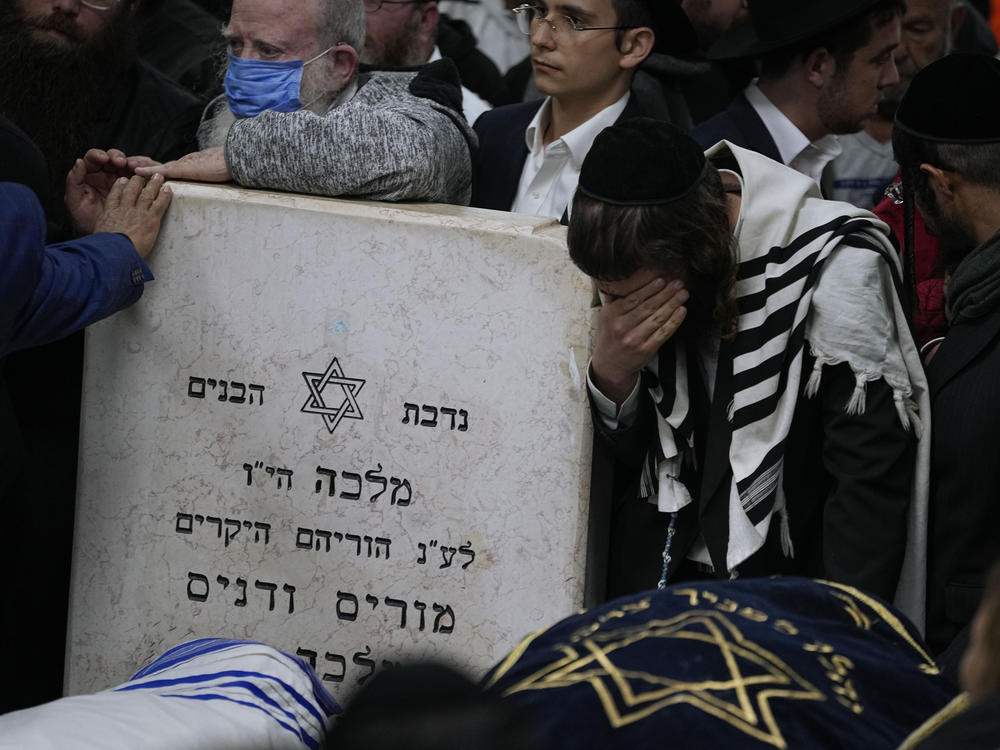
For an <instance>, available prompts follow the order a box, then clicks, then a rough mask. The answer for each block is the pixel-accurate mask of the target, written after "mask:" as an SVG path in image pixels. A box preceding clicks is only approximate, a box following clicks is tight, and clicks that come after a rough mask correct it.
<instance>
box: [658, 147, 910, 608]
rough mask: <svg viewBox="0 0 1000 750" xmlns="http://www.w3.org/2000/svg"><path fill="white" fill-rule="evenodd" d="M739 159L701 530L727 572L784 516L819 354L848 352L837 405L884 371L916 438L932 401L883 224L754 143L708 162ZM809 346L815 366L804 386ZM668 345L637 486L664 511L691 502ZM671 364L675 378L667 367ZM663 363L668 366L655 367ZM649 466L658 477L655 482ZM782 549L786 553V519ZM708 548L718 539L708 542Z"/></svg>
mask: <svg viewBox="0 0 1000 750" xmlns="http://www.w3.org/2000/svg"><path fill="white" fill-rule="evenodd" d="M727 151H728V152H729V153H731V154H732V156H733V157H735V159H736V162H737V163H738V164H739V172H740V175H741V179H742V182H743V192H742V204H741V209H740V220H739V224H738V226H737V228H736V237H735V239H736V242H737V245H738V255H739V268H738V274H737V282H736V295H737V302H738V309H739V321H738V329H737V334H736V337H735V339H734V340H733V342H732V356H733V382H732V386H733V400H732V403H731V404H730V405H729V410H728V413H729V420H730V423H731V426H732V433H733V435H732V444H731V447H730V452H729V459H730V465H731V467H732V471H733V482H732V488H731V491H730V503H729V524H728V539H727V540H724V542H725V544H726V548H725V550H724V557H723V555H722V554H721V553H722V551H721V550H720V549H719V548H718V545H720V544H721V543H723V540H719V539H706V542H707V543H708V545H709V548H710V550H712V552H713V554H712V558H713V559H716V560H718V559H725V560H726V561H727V568H728V570H730V571H734V570H736V569H737V568H738V566H739V565H740V563H742V562H743V561H744V560H746V559H747V558H748V557H749V556H750V555H752V554H753V553H754V552H756V551H757V550H758V549H759V548H760V547H761V546H762V545H763V544H764V541H765V539H766V538H767V534H768V530H769V528H770V524H771V520H772V517H773V516H774V514H775V513H778V514H779V516H781V517H782V518H783V520H785V521H787V509H786V508H785V505H784V495H783V489H782V461H783V456H784V452H785V451H784V448H785V440H786V438H787V436H788V433H789V429H790V427H791V424H792V417H793V415H794V413H795V406H796V403H797V401H798V398H799V397H800V396H799V394H800V393H802V392H804V393H805V395H806V396H807V397H808V396H811V395H813V394H815V393H816V391H817V390H818V389H819V385H820V381H821V379H822V368H823V366H825V365H832V364H840V363H844V362H846V363H848V364H849V365H850V367H851V369H852V371H853V372H854V374H855V377H856V382H857V384H856V388H855V391H854V394H853V396H852V397H851V399H850V400H849V402H848V403H846V404H844V409H845V410H846V411H847V412H848V413H863V412H864V410H865V391H866V384H867V383H868V382H870V381H873V380H878V379H883V380H885V381H886V382H887V383H888V384H889V385H890V386H891V387H892V390H893V394H894V397H895V402H896V408H897V412H898V414H899V418H900V420H901V421H902V423H903V425H904V426H905V427H906V428H907V429H913V430H914V431H915V432H916V433H917V434H918V435H921V434H922V433H923V432H925V431H926V428H927V427H928V426H929V423H930V422H929V420H930V404H929V399H928V394H927V385H926V380H925V378H924V375H923V369H922V367H921V364H920V358H919V355H918V352H917V349H916V346H915V345H914V343H913V340H912V338H911V336H910V333H909V329H908V326H907V323H906V319H905V315H904V313H903V310H902V307H901V306H900V303H899V300H898V298H897V295H896V294H895V292H894V282H893V270H892V269H893V266H895V267H896V269H897V271H898V266H899V260H898V257H897V255H896V253H895V250H894V249H893V248H892V245H891V244H890V242H889V239H888V237H887V229H886V227H885V225H884V224H883V223H882V222H881V221H879V220H878V219H877V218H876V217H875V216H873V215H872V214H870V213H868V212H867V211H863V210H861V209H858V208H856V207H854V206H851V205H849V204H846V203H836V202H833V201H825V200H822V198H821V196H820V193H819V190H818V188H817V187H816V184H815V183H814V182H813V181H812V180H811V179H809V178H808V177H805V176H803V175H801V174H799V173H798V172H795V171H793V170H791V169H788V168H786V167H783V166H781V165H778V164H776V163H775V162H773V161H771V160H770V159H767V158H765V157H763V156H761V155H759V154H757V153H755V152H752V151H747V150H745V149H742V148H738V147H736V146H733V145H731V144H729V143H728V142H725V141H724V142H721V143H719V144H717V145H716V146H714V147H713V148H712V149H710V150H709V151H708V152H707V155H708V157H709V159H713V160H719V159H722V158H725V157H727V156H728V154H727V153H726V152H727ZM806 344H808V346H809V347H810V351H811V353H812V354H813V355H814V356H815V357H816V367H815V369H814V370H813V372H812V375H811V377H810V378H809V381H808V382H807V384H806V387H805V388H804V389H803V388H802V387H801V385H802V384H801V378H802V357H803V353H804V347H805V345H806ZM688 359H689V357H688V356H685V353H684V352H683V351H682V350H674V348H673V347H664V348H663V349H662V350H661V357H660V360H659V362H654V363H653V364H652V365H651V366H650V368H649V371H648V372H646V373H645V374H644V377H643V383H644V385H646V386H647V387H648V388H649V391H650V394H651V396H652V398H653V400H654V402H655V403H656V405H657V413H658V420H657V421H658V427H659V437H660V445H659V446H658V448H659V451H655V454H654V453H651V455H650V457H649V460H647V462H646V469H645V471H644V473H643V479H642V482H641V485H640V493H641V494H642V495H643V496H645V497H648V498H649V499H650V501H651V502H652V501H653V498H654V497H655V498H656V502H657V505H658V507H659V509H660V510H661V511H663V512H675V511H677V510H679V509H680V508H682V507H684V506H685V505H686V504H687V503H689V502H691V497H690V495H689V494H688V492H687V490H686V488H685V487H684V486H683V485H682V484H681V482H680V481H679V479H678V477H679V474H680V468H681V462H682V460H683V459H684V458H685V456H686V455H689V454H688V453H687V449H688V448H691V447H692V443H693V440H692V434H693V431H692V427H691V419H690V415H689V413H688V409H689V398H688V393H687V383H688V375H689V373H690V371H691V369H692V368H693V367H697V366H698V365H697V363H695V362H689V361H688ZM666 369H671V370H673V377H666V373H665V372H664V371H665V370H666ZM660 373H662V374H663V375H664V377H662V378H660V377H658V375H659V374H660ZM928 450H929V440H926V439H921V441H920V447H919V449H918V468H917V476H916V477H915V481H914V492H915V496H914V498H913V501H912V502H911V511H910V523H909V528H908V532H909V533H908V548H907V553H906V560H905V562H904V570H903V581H902V583H901V584H900V590H899V591H898V592H897V604H899V605H900V606H901V607H903V608H904V610H905V611H906V612H907V613H908V614H909V615H910V616H911V617H912V618H914V619H915V621H916V622H917V624H918V626H919V625H920V623H921V622H922V619H923V580H924V578H923V576H924V573H923V560H924V552H925V529H926V507H927V497H926V490H927V473H926V472H927V467H928V458H929V455H928ZM654 477H655V479H654ZM782 530H783V532H784V533H783V534H782V541H783V545H784V547H785V553H786V554H788V555H791V554H793V550H792V549H791V543H790V539H789V538H788V534H787V525H785V524H783V529H782ZM713 545H714V546H715V549H712V548H713Z"/></svg>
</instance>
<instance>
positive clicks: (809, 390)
mask: <svg viewBox="0 0 1000 750" xmlns="http://www.w3.org/2000/svg"><path fill="white" fill-rule="evenodd" d="M822 379H823V362H822V361H821V360H819V359H817V360H816V364H814V365H813V369H812V373H811V374H810V375H809V382H808V383H806V398H812V397H813V396H815V395H816V394H817V393H819V384H820V381H821V380H822Z"/></svg>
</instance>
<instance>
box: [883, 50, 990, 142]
mask: <svg viewBox="0 0 1000 750" xmlns="http://www.w3.org/2000/svg"><path fill="white" fill-rule="evenodd" d="M894 127H897V128H900V129H901V130H903V131H904V132H907V133H909V134H911V135H914V136H916V137H917V138H920V139H922V140H925V141H932V142H936V143H959V144H975V143H996V142H1000V61H998V60H995V59H994V58H992V57H989V56H987V55H970V54H953V55H947V56H946V57H943V58H941V59H940V60H937V61H935V62H933V63H931V64H930V65H928V66H927V67H926V68H924V69H923V70H921V71H920V72H919V73H917V75H916V76H914V78H913V81H912V82H911V83H910V86H909V88H908V89H907V91H906V94H904V95H903V100H902V101H901V102H900V104H899V109H897V110H896V124H895V126H894Z"/></svg>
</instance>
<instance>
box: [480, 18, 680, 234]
mask: <svg viewBox="0 0 1000 750" xmlns="http://www.w3.org/2000/svg"><path fill="white" fill-rule="evenodd" d="M515 13H516V14H517V17H518V20H519V23H520V24H521V29H522V31H523V32H524V33H525V34H528V35H529V36H530V39H531V64H532V69H533V70H534V75H535V82H536V83H537V85H538V88H539V89H540V90H541V91H542V93H544V94H545V95H546V98H545V99H544V100H542V101H534V102H526V103H523V104H513V105H509V106H506V107H499V108H497V109H495V110H493V111H492V112H488V113H486V114H484V115H483V116H482V117H480V118H479V120H477V121H476V125H475V128H476V133H477V134H478V135H479V152H478V155H477V157H476V159H475V162H474V165H473V170H474V177H473V195H472V205H473V206H478V207H480V208H494V209H499V210H505V211H507V210H509V211H517V212H520V213H531V214H536V215H539V216H550V217H552V218H555V219H565V218H566V216H567V212H568V209H569V204H570V201H571V200H572V198H573V193H574V191H575V190H576V183H577V179H578V178H579V175H580V167H581V166H582V164H583V160H584V158H585V157H586V155H587V152H588V151H589V150H590V146H591V144H592V143H593V141H594V138H596V137H597V134H598V133H600V132H601V130H603V129H604V128H606V127H608V126H610V125H613V124H614V123H615V122H617V121H619V120H621V119H627V118H629V117H635V116H638V115H640V114H642V112H641V109H640V107H639V106H638V105H637V103H636V102H635V101H634V99H633V97H632V96H631V94H630V90H629V89H630V86H631V84H632V78H633V76H634V74H635V71H636V68H637V67H638V66H639V65H640V64H641V63H642V62H643V61H644V60H645V59H646V58H647V57H648V56H649V55H650V53H652V52H654V51H656V52H664V53H668V54H675V55H683V54H689V53H691V52H693V51H694V50H695V49H696V48H697V37H696V36H695V33H694V30H693V28H692V27H691V24H690V22H689V21H688V20H687V17H686V16H685V15H684V13H683V12H682V11H681V9H680V6H678V5H677V4H676V3H673V2H664V1H663V0H556V1H555V2H553V3H552V4H551V5H549V4H546V3H543V2H532V3H530V4H525V5H521V6H519V7H518V8H517V9H515Z"/></svg>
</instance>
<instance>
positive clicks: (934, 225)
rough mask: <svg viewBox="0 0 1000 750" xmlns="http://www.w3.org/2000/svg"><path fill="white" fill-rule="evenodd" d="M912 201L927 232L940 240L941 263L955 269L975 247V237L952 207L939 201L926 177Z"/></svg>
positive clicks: (914, 191) (919, 184) (915, 190)
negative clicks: (921, 217)
mask: <svg viewBox="0 0 1000 750" xmlns="http://www.w3.org/2000/svg"><path fill="white" fill-rule="evenodd" d="M913 198H914V203H916V206H917V208H918V209H919V211H920V215H921V216H923V219H924V224H925V225H926V226H927V230H928V231H929V232H930V233H931V234H933V235H934V236H935V237H937V240H938V246H939V247H940V249H941V260H942V262H943V263H944V265H945V267H946V268H954V267H955V266H957V265H958V264H959V263H960V262H961V261H962V260H963V259H964V258H965V256H967V255H968V254H969V252H971V251H972V250H973V249H974V248H975V247H976V240H975V238H974V237H973V236H972V234H971V233H970V232H969V231H968V230H967V229H966V227H965V225H964V223H963V222H962V221H961V217H960V216H958V215H957V214H956V213H955V212H954V210H953V208H952V207H951V206H950V205H947V204H946V203H944V202H942V201H940V200H939V199H938V196H937V194H936V193H935V192H934V188H933V186H932V185H931V183H930V179H929V178H927V177H926V176H922V177H921V178H920V179H918V180H917V182H916V184H915V185H914V190H913Z"/></svg>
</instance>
